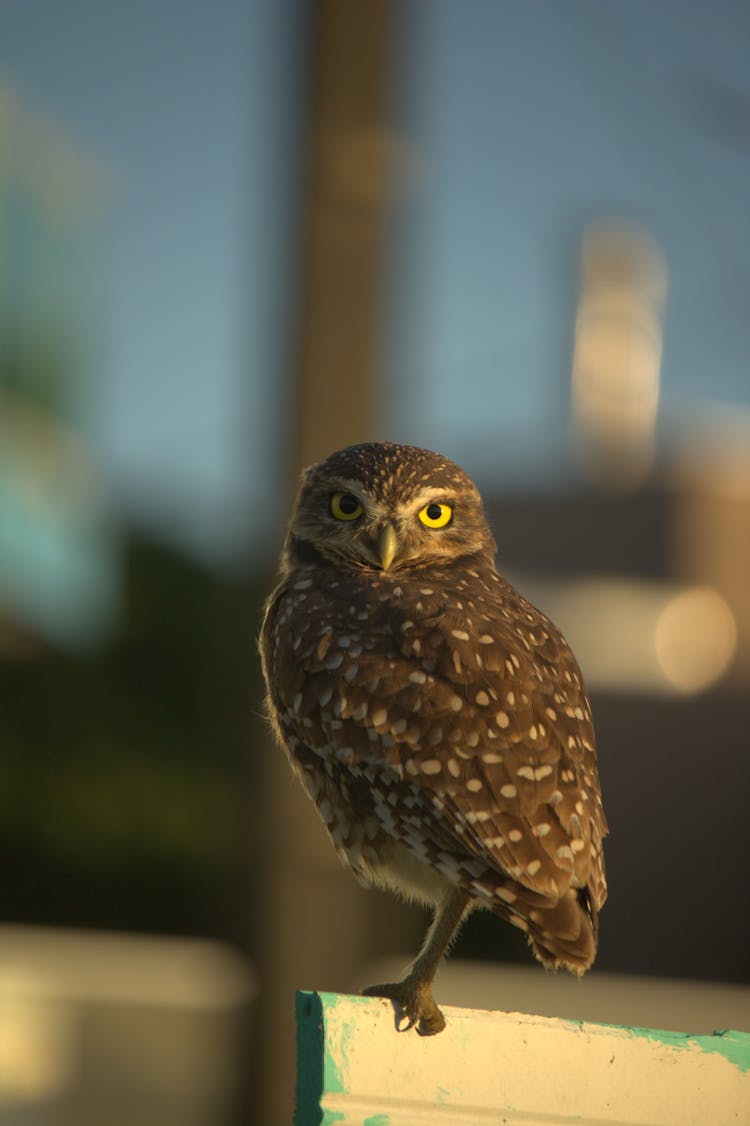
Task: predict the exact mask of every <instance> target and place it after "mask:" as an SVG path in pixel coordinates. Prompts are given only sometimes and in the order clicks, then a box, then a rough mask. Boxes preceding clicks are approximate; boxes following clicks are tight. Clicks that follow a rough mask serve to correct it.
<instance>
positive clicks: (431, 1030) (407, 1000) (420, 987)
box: [362, 979, 445, 1036]
mask: <svg viewBox="0 0 750 1126" xmlns="http://www.w3.org/2000/svg"><path fill="white" fill-rule="evenodd" d="M362 995H363V996H364V997H386V998H387V999H388V1000H389V1001H392V1002H393V1004H394V1006H395V1008H396V1031H397V1032H408V1030H409V1029H410V1028H414V1027H416V1030H417V1032H418V1033H419V1035H420V1036H434V1035H435V1034H436V1033H437V1032H442V1031H443V1029H444V1028H445V1017H444V1016H443V1014H442V1013H441V1011H440V1009H439V1008H438V1006H437V1005H436V1003H435V998H434V997H433V996H432V988H431V986H430V984H429V983H421V982H418V983H416V984H415V983H414V982H410V981H409V980H408V979H407V980H406V981H395V982H388V983H387V984H385V985H369V986H368V987H367V989H363V990H362ZM404 1020H405V1021H406V1024H404V1023H403V1022H404Z"/></svg>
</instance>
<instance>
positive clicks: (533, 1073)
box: [295, 993, 750, 1126]
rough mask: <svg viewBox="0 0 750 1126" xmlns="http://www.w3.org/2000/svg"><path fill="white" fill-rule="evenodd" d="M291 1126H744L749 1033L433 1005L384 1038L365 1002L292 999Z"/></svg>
mask: <svg viewBox="0 0 750 1126" xmlns="http://www.w3.org/2000/svg"><path fill="white" fill-rule="evenodd" d="M296 1004H297V1111H296V1116H295V1123H296V1126H319V1124H328V1123H342V1124H344V1126H354V1124H355V1123H357V1124H358V1126H426V1124H428V1123H433V1122H434V1123H445V1124H447V1123H455V1124H456V1126H480V1124H481V1123H493V1124H496V1126H499V1124H500V1123H508V1124H515V1123H523V1124H524V1126H554V1124H560V1126H564V1124H566V1123H576V1124H577V1126H581V1124H586V1123H600V1124H603V1123H613V1124H614V1123H616V1124H618V1126H646V1124H648V1126H662V1124H664V1126H666V1124H669V1126H730V1124H734V1126H738V1124H742V1126H750V1034H748V1033H745V1032H731V1031H727V1032H715V1033H714V1034H713V1035H710V1036H690V1035H687V1034H685V1033H680V1032H661V1031H655V1030H654V1029H648V1028H616V1027H613V1026H609V1025H603V1024H587V1023H585V1022H578V1021H567V1020H559V1019H557V1018H548V1017H539V1016H527V1015H525V1014H524V1013H501V1012H487V1011H486V1010H477V1009H455V1008H449V1007H448V1006H442V1008H443V1011H444V1013H445V1016H446V1019H447V1021H448V1025H447V1028H446V1029H445V1031H444V1032H441V1033H440V1034H439V1035H438V1036H431V1037H422V1036H419V1035H418V1034H417V1033H416V1032H414V1031H413V1030H412V1031H409V1032H397V1031H396V1029H395V1023H394V1013H393V1007H392V1005H391V1003H390V1002H389V1001H385V1000H381V999H379V998H366V997H349V996H345V995H343V994H338V993H298V994H297V1002H296Z"/></svg>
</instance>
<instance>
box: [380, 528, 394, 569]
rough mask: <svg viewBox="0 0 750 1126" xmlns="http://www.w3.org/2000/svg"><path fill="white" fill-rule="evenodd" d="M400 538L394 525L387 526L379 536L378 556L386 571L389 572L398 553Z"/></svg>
mask: <svg viewBox="0 0 750 1126" xmlns="http://www.w3.org/2000/svg"><path fill="white" fill-rule="evenodd" d="M398 546H399V544H398V536H397V535H396V529H395V528H394V527H393V524H386V525H385V527H384V528H383V529H382V531H381V532H380V535H379V536H378V554H379V556H380V563H381V565H382V567H383V570H384V571H387V570H388V568H389V567H390V565H391V563H392V562H393V560H394V558H395V556H396V553H397V551H398Z"/></svg>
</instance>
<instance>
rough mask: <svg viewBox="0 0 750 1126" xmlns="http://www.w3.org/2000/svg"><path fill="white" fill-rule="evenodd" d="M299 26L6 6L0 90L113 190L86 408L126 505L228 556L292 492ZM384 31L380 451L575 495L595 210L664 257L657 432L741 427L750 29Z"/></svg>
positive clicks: (749, 25) (641, 25)
mask: <svg viewBox="0 0 750 1126" xmlns="http://www.w3.org/2000/svg"><path fill="white" fill-rule="evenodd" d="M304 12H305V7H304V5H298V4H296V3H293V2H292V0H252V2H251V0H245V2H242V3H240V2H238V0H218V2H212V3H209V2H208V0H200V2H199V0H150V2H146V0H134V2H133V0H131V2H129V3H128V4H117V3H101V0H66V3H65V4H60V3H59V0H33V2H29V0H4V2H3V4H2V8H1V9H0V75H2V77H3V79H4V81H5V82H6V83H9V84H10V85H11V86H12V87H13V89H14V90H15V91H16V93H17V94H18V95H20V96H21V97H22V98H23V99H24V101H25V102H26V103H28V104H29V105H30V106H33V107H35V108H36V109H37V110H38V111H39V112H40V113H42V114H44V115H47V116H49V117H51V118H53V119H54V120H56V121H58V122H60V123H62V124H63V125H64V126H65V128H66V129H67V130H68V131H69V132H70V133H71V134H72V135H73V136H75V138H76V140H77V142H78V143H79V144H80V145H81V146H83V147H84V148H85V149H86V150H87V151H89V152H91V153H92V154H94V155H95V156H96V157H97V158H98V159H99V160H100V161H101V162H102V163H103V165H104V166H105V167H106V169H107V171H108V174H109V175H110V177H111V182H112V185H113V188H112V191H111V195H110V199H109V203H108V205H107V209H106V213H105V216H104V218H103V219H102V220H101V223H100V226H99V233H100V238H101V249H102V261H103V262H104V263H105V267H104V270H103V274H102V291H101V293H100V294H99V296H98V300H97V316H98V318H99V322H100V323H99V328H98V329H97V341H96V348H95V351H94V354H93V360H92V365H91V366H92V371H91V378H90V386H91V389H92V390H91V400H90V402H89V404H88V405H87V411H88V415H89V417H90V419H91V422H92V428H93V438H94V440H95V443H96V447H97V449H98V451H99V455H100V457H101V459H102V463H103V466H104V469H105V472H106V474H107V477H108V479H109V481H110V485H111V489H112V492H113V495H114V496H115V497H116V498H117V502H118V505H119V507H120V508H121V509H122V510H124V511H127V512H129V513H131V514H132V515H133V516H134V517H135V518H136V519H137V520H139V521H141V522H142V523H145V524H146V525H149V526H151V527H153V528H154V529H158V531H159V533H160V534H162V535H165V536H167V537H168V538H171V539H174V540H176V541H178V542H180V543H182V544H183V545H184V546H186V547H187V548H188V549H189V550H191V551H194V552H196V553H198V554H199V555H201V556H202V557H204V558H206V559H208V560H210V561H215V562H217V563H222V562H226V561H227V560H231V559H232V558H234V557H235V556H236V554H237V553H238V552H239V551H244V550H247V548H248V547H252V545H253V544H254V543H255V542H256V541H257V540H260V539H263V538H264V537H265V536H266V535H267V531H266V530H267V529H268V528H269V527H271V528H273V527H274V524H275V522H276V521H277V520H278V517H279V511H280V496H282V495H283V491H282V485H281V475H280V472H279V467H280V465H281V461H282V456H283V455H282V448H283V441H284V436H285V427H284V416H285V412H284V395H285V388H286V383H285V381H286V380H287V379H288V376H289V364H290V357H291V343H292V335H293V333H292V310H293V307H294V306H293V297H294V267H295V257H294V248H295V236H296V233H297V228H296V209H295V199H296V191H297V184H298V178H299V150H298V149H297V148H296V147H295V146H296V140H297V132H296V130H297V126H298V121H299V116H298V115H299V105H300V94H301V90H302V89H303V77H304V68H303V50H304V44H303V34H304V27H303V14H304ZM396 15H397V19H396V27H397V30H398V39H397V43H396V46H395V52H394V67H393V90H392V96H391V103H392V115H393V122H394V127H395V128H396V129H397V130H398V131H399V134H400V136H401V138H402V141H403V143H404V145H405V146H406V147H407V149H408V150H409V152H410V153H411V156H412V161H413V164H414V166H415V167H416V168H418V169H419V173H418V175H417V176H416V177H415V180H414V184H413V186H412V188H411V190H410V191H409V192H407V193H406V195H405V196H404V197H402V198H400V200H399V203H398V205H397V207H396V210H395V213H394V216H393V221H392V224H391V227H390V231H389V235H388V247H387V250H388V253H387V256H386V263H385V267H384V278H383V283H384V284H383V292H384V301H383V310H382V323H383V343H382V373H383V391H382V403H381V417H380V420H379V422H378V426H377V429H378V432H379V433H380V434H381V435H382V436H389V437H394V438H397V439H401V440H405V441H410V442H413V443H415V444H422V445H427V446H433V447H436V448H440V449H443V450H444V452H446V453H448V454H450V455H452V456H454V457H456V458H457V459H458V460H460V461H462V462H463V463H464V464H465V465H466V467H467V468H468V469H470V470H472V471H476V472H478V473H479V475H480V477H482V476H483V477H484V479H485V480H492V481H493V482H494V483H495V484H496V485H497V486H500V485H502V486H504V487H512V488H515V487H520V486H521V485H523V486H524V487H528V486H529V485H536V484H539V483H542V484H549V483H550V482H551V481H554V480H560V479H566V478H567V477H568V476H569V474H570V473H571V472H572V470H571V466H570V462H569V457H568V453H567V448H566V433H567V430H566V427H567V422H566V410H567V393H568V379H569V370H570V355H571V347H572V324H573V315H574V309H575V300H576V292H577V253H578V250H577V248H578V241H579V239H580V236H581V234H582V232H583V230H584V228H585V226H586V224H587V223H588V222H589V221H590V220H591V219H592V218H595V217H597V216H601V215H605V216H606V215H611V216H624V217H627V218H629V219H632V220H635V221H637V222H639V223H642V224H643V225H644V226H645V227H646V228H647V229H648V230H649V231H650V232H651V234H652V235H653V236H654V237H655V238H656V239H657V240H658V242H659V243H660V245H661V246H662V248H663V250H664V253H665V255H666V259H667V263H668V266H669V272H670V292H669V298H668V303H667V313H666V320H665V352H664V373H663V375H664V389H665V395H666V398H665V411H669V410H678V409H679V408H680V405H681V404H692V406H690V409H691V410H694V409H695V407H696V405H697V407H698V409H700V405H701V404H703V403H707V402H708V401H713V400H719V401H725V402H729V403H732V404H744V405H747V404H748V401H749V400H750V372H749V371H748V357H749V356H750V316H748V311H749V310H750V7H748V5H747V4H746V3H744V2H740V0H718V2H712V3H708V2H707V0H704V2H702V3H694V2H690V0H660V2H659V3H646V2H644V0H627V2H626V0H607V2H606V3H601V2H600V0H570V2H568V3H560V2H555V0H549V2H545V0H533V2H532V3H529V2H521V0H515V2H513V3H508V2H498V0H472V3H471V4H468V5H467V4H465V3H464V2H463V0H405V2H403V3H401V4H398V5H397V7H396ZM99 310H101V312H99ZM274 546H275V544H274Z"/></svg>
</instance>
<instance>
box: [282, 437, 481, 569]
mask: <svg viewBox="0 0 750 1126" xmlns="http://www.w3.org/2000/svg"><path fill="white" fill-rule="evenodd" d="M311 548H312V549H313V550H314V551H315V552H317V554H318V555H320V556H323V557H324V558H326V559H329V560H332V561H335V562H336V563H337V565H338V566H344V567H349V568H351V569H352V570H369V571H390V572H400V571H403V570H406V569H411V568H417V567H422V566H428V565H435V564H440V563H443V564H447V563H449V562H451V561H452V560H454V559H458V558H465V557H467V556H476V555H483V556H485V557H487V558H489V559H490V560H492V559H493V558H494V555H495V550H496V548H495V542H494V540H493V538H492V534H491V532H490V530H489V528H488V526H487V521H486V520H485V516H484V511H483V508H482V499H481V497H480V495H479V491H478V490H477V487H476V485H475V484H474V482H473V481H472V480H471V478H470V477H468V476H467V475H466V473H464V471H463V470H462V469H460V468H459V466H457V465H456V464H455V463H454V462H452V461H449V460H448V459H447V458H445V457H442V456H441V455H440V454H436V453H432V452H431V451H430V450H421V449H418V448H416V447H415V446H400V445H397V444H396V443H393V442H367V443H364V444H362V445H357V446H348V447H347V448H346V449H344V450H338V451H337V452H336V453H333V454H331V455H330V457H327V458H326V459H325V461H321V462H319V463H318V464H317V465H314V466H312V467H311V468H310V469H308V470H306V472H305V473H304V475H303V478H302V484H301V487H300V491H299V494H298V496H297V501H296V503H295V507H294V513H293V515H292V521H291V525H290V531H289V537H288V539H287V546H286V556H287V562H288V563H289V562H291V556H294V557H296V558H297V559H299V557H300V556H301V555H304V554H305V552H309V551H310V549H311Z"/></svg>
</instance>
